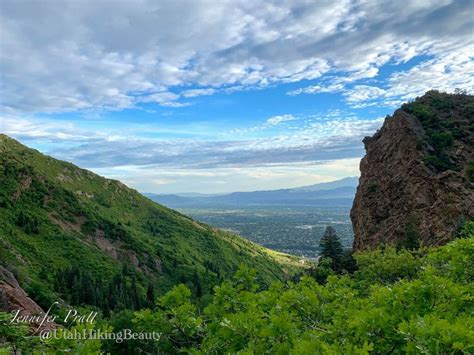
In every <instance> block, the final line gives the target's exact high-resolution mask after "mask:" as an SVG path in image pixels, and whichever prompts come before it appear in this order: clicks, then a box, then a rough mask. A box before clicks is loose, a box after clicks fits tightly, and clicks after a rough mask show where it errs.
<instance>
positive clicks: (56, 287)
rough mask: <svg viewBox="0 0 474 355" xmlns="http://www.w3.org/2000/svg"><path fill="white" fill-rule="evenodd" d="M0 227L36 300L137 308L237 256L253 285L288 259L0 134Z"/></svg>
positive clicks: (231, 264)
mask: <svg viewBox="0 0 474 355" xmlns="http://www.w3.org/2000/svg"><path fill="white" fill-rule="evenodd" d="M0 232H1V236H0V266H1V267H4V268H5V269H7V270H9V271H11V272H12V273H13V275H14V276H15V277H16V279H17V280H18V281H19V284H20V286H21V287H22V288H24V290H25V291H26V292H27V294H28V295H29V296H30V297H31V298H32V299H33V300H34V301H36V302H37V303H38V304H39V305H40V306H42V307H43V308H48V307H49V306H50V305H51V304H52V302H53V301H56V300H58V299H60V300H62V301H64V302H65V303H66V304H72V305H89V306H96V307H97V308H98V309H100V310H102V311H104V312H105V313H108V312H109V311H111V310H114V309H125V308H126V309H139V308H142V307H144V306H150V305H152V304H153V303H154V299H155V297H156V296H158V295H160V294H162V293H163V292H164V291H166V290H169V289H170V288H171V287H172V286H173V285H176V284H178V283H184V284H186V285H188V286H189V287H190V289H191V290H192V292H193V295H194V297H196V298H201V297H203V296H204V295H206V294H208V293H209V292H210V291H211V290H212V287H213V286H214V285H216V284H218V283H220V282H221V281H222V280H224V279H225V278H227V277H229V276H231V275H232V274H234V273H235V271H236V270H237V268H238V266H239V265H240V264H242V263H243V264H246V265H248V266H250V267H253V268H256V270H257V274H258V279H259V282H261V283H262V284H269V283H271V282H272V281H275V280H278V279H283V278H285V277H288V276H289V274H290V273H291V271H292V269H293V267H294V266H297V262H296V259H294V258H290V257H288V256H285V255H283V254H280V253H276V252H270V251H268V250H267V249H264V248H261V247H259V246H257V245H255V244H253V243H250V242H248V241H246V240H244V239H242V238H240V237H237V236H235V235H233V234H230V233H225V232H221V231H218V230H216V229H214V228H212V227H210V226H208V225H205V224H202V223H197V222H195V221H193V220H192V219H190V218H188V217H186V216H184V215H182V214H180V213H178V212H175V211H173V210H170V209H168V208H165V207H163V206H161V205H158V204H156V203H154V202H152V201H150V200H148V199H147V198H145V197H143V196H142V195H140V194H139V193H137V192H136V191H134V190H132V189H130V188H128V187H126V186H125V185H123V184H122V183H120V182H118V181H114V180H108V179H105V178H102V177H100V176H98V175H95V174H93V173H92V172H90V171H87V170H83V169H80V168H78V167H76V166H74V165H72V164H70V163H66V162H62V161H58V160H55V159H53V158H50V157H47V156H45V155H42V154H40V153H39V152H37V151H35V150H32V149H29V148H27V147H25V146H23V145H21V144H20V143H18V142H17V141H15V140H13V139H11V138H9V137H7V136H5V135H1V136H0ZM277 259H278V260H277ZM0 281H1V280H0ZM4 298H5V297H3V298H2V303H3V304H2V309H8V307H9V305H8V303H9V302H11V301H12V300H9V299H8V297H6V300H5V299H4Z"/></svg>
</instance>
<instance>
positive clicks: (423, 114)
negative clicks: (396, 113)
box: [402, 101, 433, 121]
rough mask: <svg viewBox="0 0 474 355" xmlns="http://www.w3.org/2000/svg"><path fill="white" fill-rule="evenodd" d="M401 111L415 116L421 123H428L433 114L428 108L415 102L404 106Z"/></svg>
mask: <svg viewBox="0 0 474 355" xmlns="http://www.w3.org/2000/svg"><path fill="white" fill-rule="evenodd" d="M402 109H403V110H404V111H406V112H408V113H411V114H412V115H414V116H416V117H417V118H419V119H420V120H421V121H428V120H429V119H430V118H432V117H433V112H432V111H431V109H430V107H429V106H427V105H425V104H422V103H420V102H417V101H415V102H411V103H408V104H404V105H403V106H402Z"/></svg>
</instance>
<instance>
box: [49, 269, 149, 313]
mask: <svg viewBox="0 0 474 355" xmlns="http://www.w3.org/2000/svg"><path fill="white" fill-rule="evenodd" d="M143 284H144V283H143V282H142V281H140V280H139V278H138V276H137V274H136V272H135V271H134V270H133V269H130V268H129V267H128V266H127V265H126V264H124V266H123V268H122V270H121V271H120V272H118V273H116V274H115V275H114V276H113V277H112V278H111V279H110V280H109V281H103V279H102V278H100V277H97V276H94V275H92V274H91V273H90V272H88V271H84V270H82V269H81V268H80V267H77V266H74V267H72V268H70V269H68V270H65V271H57V272H56V273H55V274H54V277H53V287H54V291H55V292H57V293H58V294H59V295H60V296H61V298H62V299H63V300H64V301H66V302H67V303H68V304H72V305H89V306H95V307H98V308H99V309H101V310H102V311H103V312H104V313H105V314H106V315H107V314H108V313H109V312H110V311H111V310H120V309H131V310H137V309H141V308H144V307H151V306H153V304H154V300H155V290H154V287H153V285H152V284H148V285H147V286H146V288H144V286H143Z"/></svg>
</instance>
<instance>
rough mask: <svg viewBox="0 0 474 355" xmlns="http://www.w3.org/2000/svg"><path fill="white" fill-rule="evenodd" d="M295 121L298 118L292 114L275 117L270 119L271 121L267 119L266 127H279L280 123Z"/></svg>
mask: <svg viewBox="0 0 474 355" xmlns="http://www.w3.org/2000/svg"><path fill="white" fill-rule="evenodd" d="M295 119H296V118H295V117H294V116H293V115H290V114H286V115H279V116H273V117H270V118H269V119H267V121H266V122H265V124H264V126H276V125H279V124H280V123H283V122H288V121H293V120H295Z"/></svg>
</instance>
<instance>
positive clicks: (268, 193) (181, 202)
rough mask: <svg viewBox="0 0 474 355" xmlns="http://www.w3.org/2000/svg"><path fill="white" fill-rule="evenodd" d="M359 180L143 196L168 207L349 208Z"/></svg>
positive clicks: (354, 178) (346, 179) (148, 194)
mask: <svg viewBox="0 0 474 355" xmlns="http://www.w3.org/2000/svg"><path fill="white" fill-rule="evenodd" d="M357 181H358V178H356V177H348V178H344V179H340V180H335V181H331V182H326V183H320V184H314V185H309V186H302V187H297V188H288V189H277V190H257V191H248V192H247V191H246V192H232V193H229V194H223V195H214V196H209V195H208V196H194V197H187V196H183V195H180V194H169V195H167V194H153V193H144V195H145V196H147V197H149V198H151V199H152V200H154V201H156V202H159V203H163V204H164V205H168V206H171V207H175V208H179V207H186V206H208V205H231V206H238V205H245V206H255V205H275V204H279V205H281V204H287V205H303V206H305V205H314V206H327V205H331V206H349V205H351V204H352V200H353V198H354V195H355V191H356V186H357Z"/></svg>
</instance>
